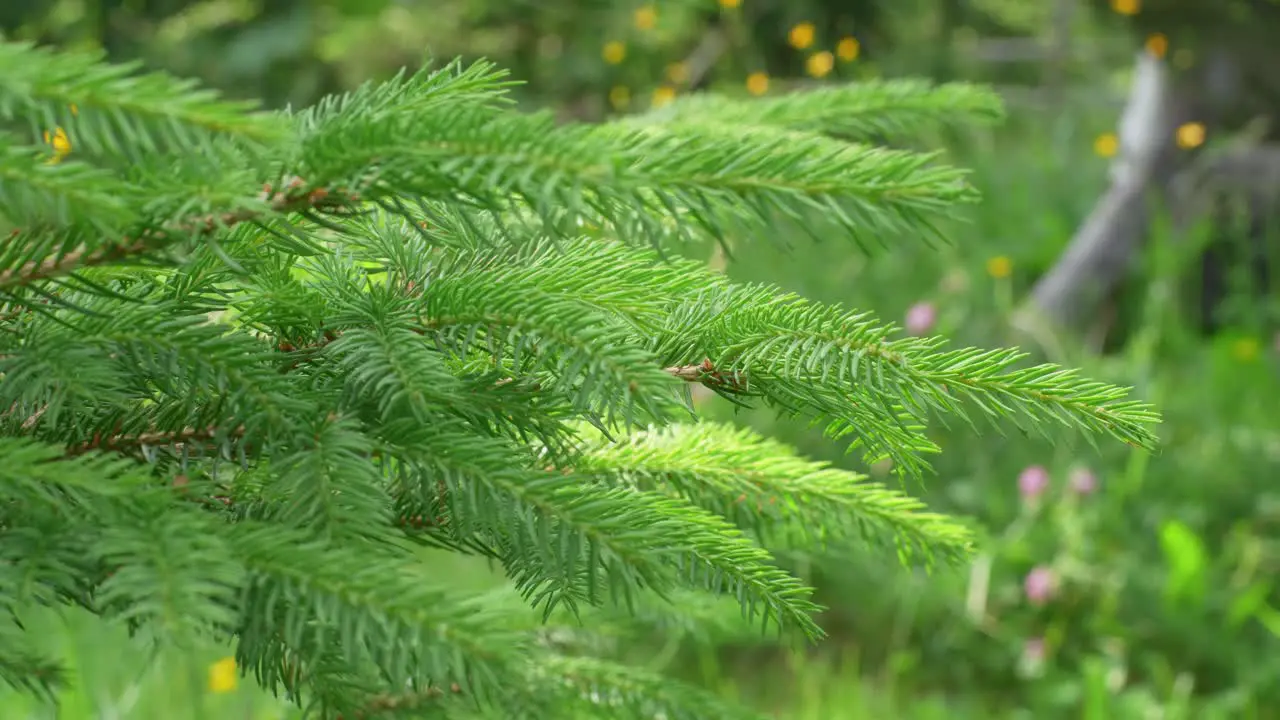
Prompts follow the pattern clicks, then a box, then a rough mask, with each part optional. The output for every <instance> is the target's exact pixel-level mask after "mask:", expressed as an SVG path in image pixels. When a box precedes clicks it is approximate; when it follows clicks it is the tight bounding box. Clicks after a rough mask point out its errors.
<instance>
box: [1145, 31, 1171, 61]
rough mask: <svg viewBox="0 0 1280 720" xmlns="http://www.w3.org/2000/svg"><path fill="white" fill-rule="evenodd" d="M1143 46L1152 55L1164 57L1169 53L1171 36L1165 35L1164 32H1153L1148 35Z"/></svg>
mask: <svg viewBox="0 0 1280 720" xmlns="http://www.w3.org/2000/svg"><path fill="white" fill-rule="evenodd" d="M1143 47H1145V48H1146V49H1147V52H1148V53H1150V54H1151V56H1152V57H1158V58H1162V57H1164V56H1165V55H1167V54H1168V53H1169V38H1167V37H1165V35H1164V33H1151V34H1150V35H1148V36H1147V41H1146V42H1145V43H1143Z"/></svg>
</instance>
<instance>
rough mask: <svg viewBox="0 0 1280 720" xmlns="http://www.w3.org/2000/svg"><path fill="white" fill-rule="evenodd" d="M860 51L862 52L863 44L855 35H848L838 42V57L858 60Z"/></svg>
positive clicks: (849, 60)
mask: <svg viewBox="0 0 1280 720" xmlns="http://www.w3.org/2000/svg"><path fill="white" fill-rule="evenodd" d="M860 52H862V44H861V43H859V42H858V39H857V38H855V37H847V38H844V39H842V40H841V41H840V42H838V43H836V57H838V58H840V59H841V60H843V61H845V62H853V61H854V60H857V59H858V53H860Z"/></svg>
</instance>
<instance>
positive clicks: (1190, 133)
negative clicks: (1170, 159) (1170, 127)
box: [1177, 122, 1204, 150]
mask: <svg viewBox="0 0 1280 720" xmlns="http://www.w3.org/2000/svg"><path fill="white" fill-rule="evenodd" d="M1177 140H1178V147H1180V148H1182V149H1183V150H1190V149H1191V148H1194V147H1199V146H1201V145H1203V144H1204V125H1203V124H1201V123H1198V122H1189V123H1186V124H1185V125H1183V126H1181V127H1179V128H1178V135H1177Z"/></svg>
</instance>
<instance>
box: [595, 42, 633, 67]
mask: <svg viewBox="0 0 1280 720" xmlns="http://www.w3.org/2000/svg"><path fill="white" fill-rule="evenodd" d="M600 55H601V57H603V58H604V61H605V62H607V63H609V64H610V65H617V64H618V63H620V62H622V61H623V60H624V59H625V58H626V57H627V46H626V45H623V44H622V43H620V42H618V41H617V40H613V41H611V42H607V43H605V44H604V50H603V51H601V53H600Z"/></svg>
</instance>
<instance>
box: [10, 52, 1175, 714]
mask: <svg viewBox="0 0 1280 720" xmlns="http://www.w3.org/2000/svg"><path fill="white" fill-rule="evenodd" d="M507 85H508V80H507V79H506V78H505V77H504V75H503V74H502V73H501V72H499V71H497V70H496V69H495V68H493V67H492V66H490V65H487V64H484V63H478V64H475V65H472V66H470V67H463V66H462V65H459V64H456V63H455V64H451V65H448V66H446V67H443V68H442V69H439V70H436V71H429V70H424V71H421V72H416V73H405V74H402V75H399V76H397V77H395V78H393V79H391V80H389V81H387V82H383V83H371V84H368V85H366V86H364V87H362V88H360V89H359V90H357V91H354V92H352V93H350V94H348V95H345V96H342V97H336V98H331V99H329V100H326V101H324V102H322V103H320V104H319V105H317V106H316V107H313V108H310V109H306V110H303V111H300V112H288V113H263V112H253V111H252V109H251V108H248V107H246V106H245V105H243V104H238V103H229V102H225V101H222V100H219V99H218V98H216V97H214V96H213V95H212V94H211V93H209V92H207V91H204V90H200V89H198V88H197V87H195V86H194V85H193V84H191V83H187V82H182V81H178V80H174V79H171V78H167V77H165V76H163V75H158V74H151V75H139V74H138V73H137V72H136V69H135V68H130V67H121V66H113V65H109V64H106V63H105V62H103V61H102V60H101V58H99V57H97V56H94V55H87V54H80V53H71V52H51V51H47V50H42V49H37V48H34V47H32V46H29V45H23V44H13V43H9V44H0V116H2V117H3V128H2V129H0V131H2V132H0V218H2V221H3V222H4V223H5V224H6V228H5V232H6V234H5V237H4V239H3V241H2V244H0V301H2V302H3V306H2V307H0V331H3V332H0V457H2V458H3V459H4V462H2V463H0V496H2V498H3V499H2V502H0V532H2V534H0V554H2V559H0V603H3V605H4V606H5V607H6V608H7V609H9V610H10V611H11V613H12V614H13V615H14V617H20V616H21V613H22V610H23V608H27V607H31V606H33V605H45V606H58V605H77V606H82V607H85V608H88V609H90V610H91V611H93V612H95V613H99V614H101V615H103V616H105V617H109V618H115V619H119V620H122V621H126V622H128V623H130V624H132V625H134V626H136V627H139V628H145V629H146V630H147V631H148V632H149V633H151V634H152V635H153V636H155V637H156V638H158V640H159V641H160V642H164V643H171V644H177V645H181V644H184V643H189V642H192V641H194V640H196V639H198V638H204V637H209V636H214V637H222V638H234V639H235V640H236V641H237V647H238V650H237V661H238V665H239V666H240V667H241V668H243V669H245V671H246V672H250V673H252V674H253V675H254V676H255V677H256V678H257V680H258V681H259V682H260V683H261V684H262V685H264V686H265V687H268V688H271V689H273V690H275V691H276V692H280V693H284V694H287V695H289V696H290V697H293V698H295V699H296V700H297V701H298V702H300V703H303V704H305V705H306V706H307V707H309V708H311V709H312V710H314V711H315V712H316V713H317V714H318V716H324V717H337V716H339V715H340V714H343V715H342V716H343V717H357V716H358V717H371V716H378V715H381V714H386V715H388V716H390V715H395V714H397V713H399V714H401V715H407V716H414V717H424V716H425V717H437V716H439V717H481V716H485V717H505V718H511V717H611V718H612V717H636V718H640V717H645V718H652V717H668V718H680V717H687V718H700V719H702V718H714V717H734V718H737V717H745V716H746V714H744V711H742V710H741V709H740V708H730V707H727V706H725V705H724V704H723V703H721V702H720V701H718V700H716V699H715V698H713V697H710V696H707V695H705V694H703V693H700V692H698V691H696V690H693V689H691V688H684V687H681V686H680V685H678V684H673V683H671V682H669V681H668V680H667V679H665V678H662V677H659V676H654V675H651V674H649V673H648V672H647V671H642V670H640V669H638V668H634V667H630V666H627V665H625V664H619V663H617V662H614V661H611V660H610V659H609V653H607V652H597V651H598V650H600V648H602V647H606V646H607V645H608V639H609V636H610V633H611V632H613V630H610V629H609V628H613V629H614V630H617V629H619V628H622V627H625V626H626V625H627V623H628V622H636V623H639V622H646V623H652V624H654V625H655V626H666V627H686V628H689V627H693V628H696V627H697V626H698V625H699V624H700V623H702V622H703V620H702V619H700V618H704V617H705V618H710V617H711V616H714V615H716V613H715V612H712V611H711V610H709V609H708V610H707V612H708V613H709V614H708V615H705V616H703V615H699V613H700V612H702V611H701V610H698V609H697V608H701V607H703V606H702V605H699V604H697V603H694V602H690V601H689V598H704V599H711V598H720V599H721V600H728V601H729V602H731V603H733V604H734V605H736V606H737V607H739V608H740V612H741V614H742V616H743V618H745V619H746V620H749V621H751V622H755V623H758V624H760V625H762V626H764V627H774V626H776V627H777V628H780V629H782V630H784V631H795V632H798V633H800V634H801V635H802V636H808V637H810V638H817V637H819V636H820V635H821V630H820V629H819V628H818V626H817V625H816V624H815V622H814V619H813V616H814V613H815V611H817V610H818V608H817V606H816V605H815V604H814V603H813V602H812V600H811V599H810V590H809V588H807V587H806V586H805V585H804V584H803V583H802V582H801V581H800V580H798V579H796V578H795V577H793V576H791V575H790V574H788V573H787V572H786V571H785V570H783V569H782V568H781V567H780V566H779V564H778V563H777V562H775V561H774V559H773V557H774V556H773V555H771V553H770V550H769V549H766V548H772V549H774V550H778V549H782V548H794V549H799V550H806V549H807V550H819V549H823V548H827V549H839V548H849V547H851V546H856V545H859V544H863V543H868V542H869V543H872V544H874V545H875V546H878V547H884V548H886V549H888V548H893V549H896V550H897V551H898V552H900V553H901V554H902V556H903V557H904V559H908V560H912V561H915V560H920V561H925V562H928V561H931V560H932V559H934V558H941V559H943V560H947V561H954V560H959V559H963V558H964V557H965V555H966V553H967V552H968V550H969V547H970V543H971V536H970V534H969V532H968V531H967V530H966V529H965V528H964V527H963V526H962V525H961V524H959V523H957V522H955V521H952V520H949V519H947V518H945V517H941V516H939V515H936V514H932V513H929V512H928V511H927V510H926V509H925V508H924V507H923V506H922V504H921V503H920V502H918V501H916V500H914V499H912V498H911V497H910V496H909V495H907V494H906V493H905V492H903V491H901V490H895V489H890V488H887V487H883V486H880V485H877V484H875V483H871V482H868V480H867V478H865V477H864V476H861V475H857V474H854V473H850V472H845V471H840V470H836V469H834V468H831V467H829V466H825V465H822V464H818V463H813V462H809V461H806V460H804V459H802V458H799V457H797V456H796V455H795V454H794V453H793V452H792V451H790V450H789V449H788V448H786V447H784V446H782V445H780V444H778V443H776V442H773V441H770V440H768V439H766V438H763V437H760V436H758V435H756V434H754V433H752V432H748V431H745V430H741V429H735V428H733V427H730V426H725V425H720V424H715V423H705V422H699V421H698V419H697V418H696V416H695V415H694V413H693V412H692V406H691V405H690V403H689V394H688V390H689V388H690V387H691V386H692V385H694V384H702V385H705V386H707V387H709V388H711V389H713V390H715V391H716V392H717V393H720V394H721V395H723V396H725V397H728V398H730V399H732V400H734V401H735V402H740V403H764V404H766V405H769V406H772V407H775V408H777V409H778V410H779V411H781V412H785V413H790V414H796V415H800V416H804V417H808V418H810V419H812V420H814V421H815V422H820V423H824V424H825V425H826V426H827V428H828V431H829V434H830V435H831V437H833V438H836V439H843V441H846V442H849V443H850V444H851V446H852V447H854V448H857V449H860V450H861V451H862V452H863V453H864V455H865V458H866V459H867V460H868V461H875V460H879V459H883V458H888V459H891V460H892V461H893V462H894V467H895V469H896V470H897V471H898V472H900V473H901V474H903V475H904V476H911V475H920V474H922V473H923V472H925V471H926V470H927V468H928V465H927V463H926V461H925V459H924V457H925V456H926V455H928V454H929V453H931V452H935V451H936V450H937V448H936V447H934V446H933V445H932V443H930V442H929V440H928V439H927V437H926V436H925V434H924V432H923V430H924V427H925V424H926V423H927V422H928V421H930V420H931V419H938V418H945V417H947V416H958V417H962V418H968V417H970V415H974V414H977V415H982V416H986V417H990V418H1004V417H1013V418H1020V419H1021V420H1022V421H1023V422H1024V423H1026V424H1027V425H1029V426H1031V427H1036V428H1041V427H1045V426H1046V423H1047V421H1049V420H1054V421H1057V422H1058V423H1061V424H1063V425H1065V426H1068V427H1070V428H1076V429H1082V430H1085V431H1089V432H1091V433H1095V434H1106V435H1110V436H1114V437H1117V438H1119V439H1122V440H1124V441H1126V442H1129V443H1131V444H1134V445H1137V446H1142V447H1150V446H1151V445H1152V444H1153V435H1152V433H1151V431H1150V430H1149V426H1150V425H1151V423H1153V422H1154V421H1155V420H1156V417H1155V415H1154V414H1153V413H1152V412H1151V411H1150V410H1149V409H1148V408H1147V407H1146V406H1144V405H1142V404H1141V403H1138V402H1134V401H1131V400H1127V399H1126V393H1125V391H1124V390H1123V389H1120V388H1115V387H1111V386H1107V385H1103V384H1100V383H1095V382H1091V381H1088V380H1085V379H1082V378H1079V377H1077V376H1076V375H1075V374H1073V373H1072V372H1070V371H1067V370H1065V369H1062V368H1058V367H1053V366H1039V367H1034V368H1025V367H1022V366H1020V365H1018V363H1019V361H1020V360H1021V357H1022V356H1021V355H1020V354H1019V353H1017V352H1014V351H984V350H975V349H959V350H956V349H946V348H944V347H943V344H942V342H941V341H940V340H936V339H895V337H894V328H892V327H891V326H887V325H884V324H881V323H878V322H877V321H875V320H874V319H873V318H872V317H871V316H870V315H867V314H865V313H859V312H854V311H851V310H848V309H845V308H841V307H836V306H831V305H822V304H819V303H814V302H810V301H807V300H805V299H803V298H800V297H797V296H795V295H792V294H789V293H786V292H783V291H781V290H779V289H778V288H774V287H769V286H756V285H739V284H735V283H732V282H730V281H728V280H727V279H726V278H725V277H723V276H722V275H719V274H717V273H715V272H713V271H711V270H709V269H707V268H706V267H705V266H703V265H701V264H700V263H696V262H692V261H688V260H681V259H679V258H677V257H674V256H673V253H672V252H671V249H672V247H673V246H672V245H671V242H672V241H675V240H680V239H690V238H720V239H725V238H730V237H734V238H739V237H764V238H766V239H767V238H768V237H769V236H770V234H771V232H772V231H775V230H776V229H777V228H779V227H781V226H783V225H791V226H796V227H803V228H806V229H808V230H810V231H812V232H814V233H822V234H829V233H830V232H832V231H836V230H840V231H843V233H844V234H845V235H846V236H848V237H852V238H854V239H858V240H871V239H875V240H881V239H883V237H885V236H887V235H889V234H901V235H912V234H916V235H919V234H921V233H925V232H927V231H928V230H929V229H930V227H931V226H930V223H931V215H932V216H936V214H937V212H938V211H941V210H946V209H947V208H950V207H952V206H954V205H955V204H956V203H965V202H971V201H973V200H975V199H976V194H975V193H974V191H973V189H972V188H971V187H969V186H968V185H967V184H965V182H964V175H963V173H962V172H961V171H959V170H956V169H954V168H949V167H946V166H944V165H940V164H939V163H938V158H937V157H936V156H934V155H933V154H928V153H916V152H912V151H906V150H887V149H883V148H879V147H875V146H871V145H864V144H857V143H856V142H854V140H858V139H865V138H867V137H869V136H872V135H878V134H882V133H886V132H898V131H903V132H908V133H910V132H917V131H920V130H921V129H923V128H924V127H926V126H927V125H928V124H930V123H933V124H941V123H954V122H957V121H960V120H965V121H982V120H987V119H991V118H994V117H997V116H998V114H999V105H998V103H997V102H996V101H995V99H994V98H993V96H992V95H991V94H990V93H988V92H986V91H985V90H983V89H981V88H976V87H968V86H941V87H932V86H928V85H925V84H921V83H881V84H877V83H871V84H860V85H854V86H849V87H841V88H835V89H831V90H824V91H818V92H814V93H807V94H796V95H787V96H783V97H777V98H771V99H766V100H753V101H749V102H748V101H740V100H725V99H714V98H705V99H698V98H695V99H691V100H688V101H685V102H682V103H677V104H676V105H675V106H674V107H673V108H672V110H671V112H669V113H666V114H662V113H659V114H655V115H653V116H648V117H645V118H641V119H639V120H634V119H633V120H619V121H616V122H610V123H605V124H597V125H582V124H557V123H555V122H553V120H552V118H551V117H550V116H548V115H545V114H537V113H534V114H529V113H524V112H519V111H517V110H516V109H514V108H513V107H512V106H511V104H510V103H509V102H507V101H506V100H505V98H504V94H503V93H504V91H505V89H506V87H507ZM421 546H428V547H437V548H447V549H450V550H452V551H454V552H457V553H463V554H467V555H472V556H478V557H481V558H486V559H488V560H491V561H493V562H494V563H495V564H496V565H497V566H498V567H501V568H502V569H503V571H504V572H505V574H506V575H507V577H508V578H509V579H510V580H511V581H512V583H513V586H514V588H515V589H516V590H517V591H518V600H519V602H520V603H521V607H524V608H525V609H526V610H527V611H528V612H521V611H520V608H519V607H517V606H513V605H512V603H511V602H510V598H507V599H506V600H496V599H495V598H494V597H491V596H488V595H479V596H477V595H475V594H474V593H467V592H463V591H460V590H458V589H456V588H454V587H451V586H450V584H449V583H448V582H447V579H442V578H439V577H437V576H435V574H434V573H433V572H432V570H431V568H429V567H424V565H423V562H422V561H421V560H420V556H419V555H418V554H416V553H417V551H416V548H418V547H421ZM717 602H718V601H717ZM710 607H711V606H710V605H708V606H706V608H710ZM535 610H536V612H535ZM628 618H629V619H630V620H628ZM645 618H647V619H645ZM662 618H666V620H663V619H662ZM708 622H709V620H708ZM557 627H558V628H561V629H562V630H563V631H564V632H563V633H560V634H559V635H557V634H556V633H552V632H550V629H552V628H557ZM557 637H558V638H560V639H559V640H557V639H556V638H557ZM564 638H573V640H572V641H566V640H565V639H564ZM3 639H4V642H3V643H0V673H3V676H4V678H5V679H6V680H7V681H8V682H10V683H13V684H17V685H21V686H24V687H28V688H31V689H32V690H33V691H42V690H50V689H55V688H56V687H57V684H58V682H59V681H60V678H61V675H60V670H59V668H58V666H57V663H56V662H54V661H53V659H51V658H46V657H41V656H40V655H39V653H38V652H35V651H34V650H32V649H31V647H33V646H31V645H30V644H29V643H28V642H26V641H25V640H24V635H23V633H22V631H21V626H20V625H17V624H15V625H13V626H12V627H6V628H4V629H3ZM344 713H345V714H344Z"/></svg>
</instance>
